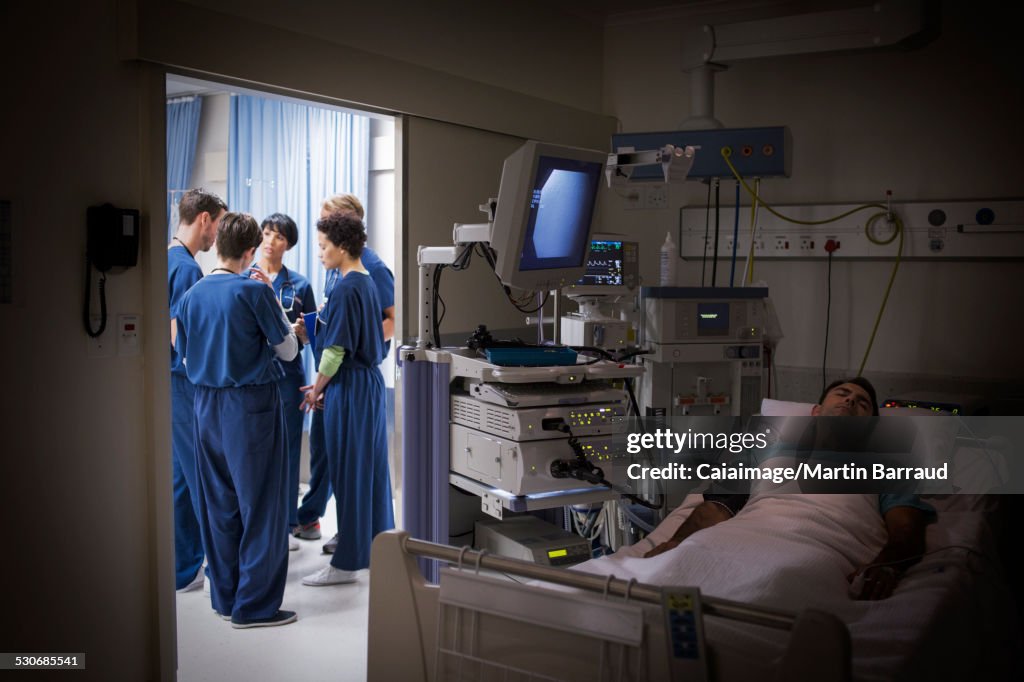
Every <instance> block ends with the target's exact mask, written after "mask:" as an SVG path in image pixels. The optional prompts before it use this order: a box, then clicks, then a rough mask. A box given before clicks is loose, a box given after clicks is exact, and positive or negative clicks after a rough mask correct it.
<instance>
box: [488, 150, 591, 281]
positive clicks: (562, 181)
mask: <svg viewBox="0 0 1024 682" xmlns="http://www.w3.org/2000/svg"><path fill="white" fill-rule="evenodd" d="M607 160H608V154H606V153H604V152H598V151H595V150H592V149H579V148H577V147H565V146H562V145H555V144H548V143H545V142H537V141H535V140H530V141H528V142H526V143H525V144H523V146H522V147H520V148H519V149H517V150H516V151H515V152H513V153H512V154H510V155H509V156H508V157H507V158H506V159H505V163H504V165H503V166H502V169H501V186H500V188H499V189H498V201H497V204H496V206H495V209H494V220H493V221H492V223H491V226H490V230H489V232H490V245H491V250H492V252H493V254H494V272H495V274H497V275H498V278H499V279H500V280H501V282H502V283H503V284H505V285H507V286H509V287H514V288H517V289H522V290H525V291H530V290H534V291H550V290H551V289H555V288H563V287H568V286H571V285H572V283H573V282H575V281H576V280H578V279H579V278H580V277H582V276H583V274H584V272H585V268H586V259H587V251H588V250H589V247H590V235H591V232H592V230H593V223H594V222H595V220H596V216H597V192H598V188H599V187H600V185H601V182H602V180H603V179H604V178H603V176H604V166H605V163H606V162H607Z"/></svg>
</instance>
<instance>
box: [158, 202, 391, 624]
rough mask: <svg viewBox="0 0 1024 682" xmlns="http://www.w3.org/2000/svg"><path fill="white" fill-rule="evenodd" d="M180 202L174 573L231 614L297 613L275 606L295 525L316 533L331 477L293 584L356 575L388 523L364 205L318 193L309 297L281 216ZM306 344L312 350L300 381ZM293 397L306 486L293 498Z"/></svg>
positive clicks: (380, 274) (298, 531)
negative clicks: (331, 523) (305, 453)
mask: <svg viewBox="0 0 1024 682" xmlns="http://www.w3.org/2000/svg"><path fill="white" fill-rule="evenodd" d="M178 213H179V225H178V230H177V233H176V235H175V237H174V238H173V240H172V242H171V244H169V245H168V289H169V296H170V317H171V352H172V367H171V374H172V377H171V385H172V436H173V448H172V450H173V466H174V518H175V573H176V587H177V589H178V590H179V591H188V590H192V589H198V588H201V587H203V586H204V584H205V586H206V587H208V591H209V593H210V597H211V602H212V605H213V609H214V611H215V612H216V613H217V614H218V615H219V616H220V617H221V618H223V619H225V620H230V621H231V623H232V626H233V627H235V628H252V627H265V626H274V625H284V624H286V623H290V622H294V621H295V620H296V618H297V616H296V614H295V613H294V612H292V611H286V610H283V609H281V608H280V607H281V604H282V601H283V596H284V586H285V581H286V578H287V568H288V561H287V556H288V551H289V550H290V549H292V550H294V549H298V543H296V542H295V541H294V540H293V539H292V536H295V537H298V538H302V539H307V540H312V539H319V538H320V532H319V518H320V517H321V516H323V514H324V512H325V510H326V506H327V502H328V500H329V498H330V496H331V494H332V491H333V493H334V494H335V497H336V511H337V521H338V531H339V533H338V535H336V536H335V537H334V538H332V539H331V541H329V542H328V543H327V544H326V545H325V546H324V551H325V552H326V553H330V554H331V555H332V556H331V560H330V563H329V564H328V565H327V566H325V567H324V568H323V569H322V570H320V571H318V572H316V573H314V574H312V575H309V576H306V577H305V578H303V580H302V582H303V584H305V585H311V586H323V585H336V584H344V583H351V582H355V581H356V580H357V574H356V572H357V571H359V570H360V569H362V568H366V567H367V566H369V548H370V543H371V542H372V540H373V537H374V536H375V535H376V534H377V533H379V532H381V531H383V530H387V529H390V528H392V527H394V518H393V512H392V504H391V486H390V476H389V472H388V464H387V429H386V414H385V412H386V401H385V390H384V380H383V376H382V375H381V372H380V369H379V365H380V363H381V362H382V361H383V359H384V357H385V356H386V355H387V352H388V350H389V346H390V338H391V336H392V335H393V333H394V312H395V309H394V277H393V275H392V273H391V271H390V270H389V269H388V268H387V266H386V265H384V263H383V262H382V261H381V260H380V258H379V257H378V256H377V255H376V254H375V253H373V251H372V250H370V249H369V248H367V247H366V246H365V244H366V231H365V227H364V225H363V222H362V219H363V217H364V212H363V208H362V205H361V203H360V202H359V200H358V199H357V198H356V197H354V196H352V195H349V194H343V195H336V196H333V197H330V198H329V199H327V200H326V201H325V202H324V203H323V206H322V210H321V217H320V220H319V222H318V223H317V240H318V244H319V248H320V258H321V262H322V263H323V264H324V267H325V268H326V269H327V276H326V285H325V288H324V295H323V303H322V304H321V305H320V306H319V307H318V306H317V304H316V300H315V297H314V295H313V292H312V290H311V286H310V284H309V280H308V279H307V278H306V277H304V276H303V275H301V274H300V273H298V272H295V271H293V270H290V269H289V268H287V267H286V266H285V265H284V264H283V257H284V254H285V252H286V251H287V250H288V249H290V248H292V247H293V246H294V245H295V244H296V243H297V241H298V237H299V235H298V228H297V226H296V224H295V222H294V221H293V220H292V219H291V218H290V217H288V216H286V215H284V214H280V213H275V214H272V215H270V216H268V217H267V218H266V219H264V221H263V223H262V224H261V225H260V224H257V223H256V221H255V219H254V218H253V217H252V216H249V215H247V214H241V213H230V212H228V210H227V205H226V204H225V202H224V201H223V200H222V199H221V198H220V197H218V196H216V195H215V194H212V193H209V192H206V191H204V190H201V189H193V190H189V191H188V192H186V193H185V194H184V195H183V196H182V199H181V201H180V203H179V210H178ZM214 245H216V251H217V261H218V263H217V267H215V268H214V269H213V270H212V271H211V272H210V273H209V274H208V275H207V276H205V277H204V276H203V273H202V269H201V268H200V267H199V264H198V263H197V262H196V260H195V254H196V253H197V252H199V251H207V250H209V248H210V247H211V246H214ZM314 320H315V322H314ZM307 325H309V326H310V328H309V329H308V330H307ZM305 345H310V347H311V350H312V351H313V354H314V358H315V361H316V362H315V367H316V372H315V376H314V377H313V380H312V381H311V382H308V383H307V380H306V372H305V367H304V363H303V359H302V348H303V347H304V346H305ZM304 412H312V418H311V428H310V489H309V492H308V493H307V495H306V496H305V497H304V498H303V500H302V504H301V505H299V504H298V491H299V481H298V479H299V459H300V452H301V443H302V424H303V418H304ZM204 557H205V561H206V568H205V570H204V568H203V562H204Z"/></svg>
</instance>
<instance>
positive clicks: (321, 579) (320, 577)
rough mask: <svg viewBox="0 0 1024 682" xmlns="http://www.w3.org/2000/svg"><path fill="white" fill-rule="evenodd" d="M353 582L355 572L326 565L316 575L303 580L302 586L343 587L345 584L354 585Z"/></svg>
mask: <svg viewBox="0 0 1024 682" xmlns="http://www.w3.org/2000/svg"><path fill="white" fill-rule="evenodd" d="M355 581H356V572H355V571H343V570H341V569H340V568H335V567H334V566H331V565H330V564H328V565H326V566H324V567H323V568H321V569H320V570H319V571H317V572H316V573H314V574H312V575H307V576H306V577H305V578H303V579H302V584H303V585H312V586H313V587H320V586H323V585H343V584H345V583H354V582H355Z"/></svg>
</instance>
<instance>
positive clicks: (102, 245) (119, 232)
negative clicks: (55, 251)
mask: <svg viewBox="0 0 1024 682" xmlns="http://www.w3.org/2000/svg"><path fill="white" fill-rule="evenodd" d="M85 218H86V229H87V235H86V265H85V304H84V306H83V310H82V317H83V321H84V323H85V331H86V333H87V334H89V336H91V337H93V338H96V337H97V336H99V335H100V334H102V333H103V330H104V329H106V328H107V297H106V293H105V287H106V281H107V272H109V271H110V270H112V269H114V268H116V269H117V270H123V269H125V268H131V267H135V265H136V264H137V263H138V261H139V212H138V211H137V210H136V209H132V208H117V207H116V206H114V205H112V204H103V205H102V206H90V207H89V208H88V210H87V211H86V216H85ZM94 267H95V268H96V269H97V270H99V271H100V283H99V293H100V327H99V329H98V330H96V331H93V329H92V320H91V319H90V312H89V307H90V302H91V298H92V297H91V293H92V269H93V268H94Z"/></svg>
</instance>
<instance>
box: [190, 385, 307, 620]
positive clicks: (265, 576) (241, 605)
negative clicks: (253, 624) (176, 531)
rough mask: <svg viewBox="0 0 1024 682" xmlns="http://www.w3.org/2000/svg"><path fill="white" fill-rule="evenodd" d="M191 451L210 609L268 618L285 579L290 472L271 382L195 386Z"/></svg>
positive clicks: (277, 395)
mask: <svg viewBox="0 0 1024 682" xmlns="http://www.w3.org/2000/svg"><path fill="white" fill-rule="evenodd" d="M195 414H196V453H197V465H198V466H197V469H198V473H199V476H198V479H199V491H200V500H199V507H200V516H199V523H200V525H201V526H202V529H203V543H204V546H205V548H206V555H207V563H208V564H209V572H210V583H211V585H210V598H211V600H212V602H213V608H214V610H215V611H217V613H220V614H222V615H227V614H230V615H231V616H232V617H233V618H234V619H235V620H243V621H247V620H253V619H257V618H269V617H270V616H272V615H274V614H275V613H276V612H277V610H278V609H279V608H280V607H281V601H282V599H283V597H284V586H285V580H286V579H287V577H288V539H287V532H288V511H287V509H286V508H285V505H286V504H287V501H286V495H285V488H284V485H285V484H284V481H285V479H286V478H287V476H288V458H287V453H286V452H285V427H284V418H283V415H282V414H281V398H280V392H279V391H278V387H277V384H276V383H274V384H263V385H258V386H243V387H239V388H233V387H232V388H211V387H207V386H196V410H195Z"/></svg>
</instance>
